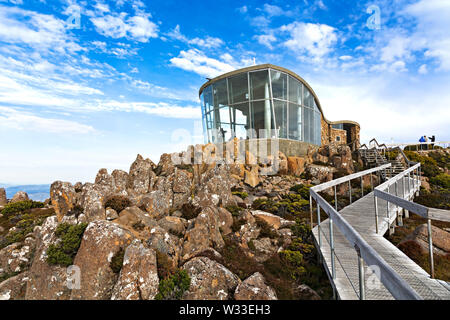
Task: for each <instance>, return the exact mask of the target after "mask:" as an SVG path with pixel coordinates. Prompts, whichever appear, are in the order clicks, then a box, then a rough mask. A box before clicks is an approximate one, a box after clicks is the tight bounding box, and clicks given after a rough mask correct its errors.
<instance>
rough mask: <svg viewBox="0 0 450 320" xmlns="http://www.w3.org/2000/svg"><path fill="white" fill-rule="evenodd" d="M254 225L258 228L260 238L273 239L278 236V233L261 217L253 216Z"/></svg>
mask: <svg viewBox="0 0 450 320" xmlns="http://www.w3.org/2000/svg"><path fill="white" fill-rule="evenodd" d="M255 221H256V225H257V226H258V227H259V228H260V231H259V236H260V237H261V238H271V239H275V238H277V237H278V234H277V233H276V232H275V230H274V229H273V228H272V227H271V226H270V225H269V224H268V223H267V222H266V221H265V220H264V219H262V218H260V217H255Z"/></svg>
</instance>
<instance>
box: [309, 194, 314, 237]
mask: <svg viewBox="0 0 450 320" xmlns="http://www.w3.org/2000/svg"><path fill="white" fill-rule="evenodd" d="M309 215H310V218H311V230H312V229H313V202H312V196H311V194H310V195H309Z"/></svg>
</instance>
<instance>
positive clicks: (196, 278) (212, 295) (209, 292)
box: [182, 257, 241, 300]
mask: <svg viewBox="0 0 450 320" xmlns="http://www.w3.org/2000/svg"><path fill="white" fill-rule="evenodd" d="M182 268H183V269H184V270H186V271H187V273H188V274H189V277H190V278H191V285H190V287H189V290H187V291H186V292H185V293H184V294H183V299H184V300H227V299H230V298H231V297H230V292H233V291H234V290H235V288H236V287H237V286H238V285H239V283H240V282H241V281H240V279H239V278H238V277H237V276H236V275H235V274H233V273H232V272H231V271H230V270H228V269H227V268H225V267H224V266H223V265H221V264H219V263H218V262H216V261H213V260H211V259H209V258H206V257H196V258H193V259H191V260H189V261H188V262H186V263H185V264H184V265H183V267H182Z"/></svg>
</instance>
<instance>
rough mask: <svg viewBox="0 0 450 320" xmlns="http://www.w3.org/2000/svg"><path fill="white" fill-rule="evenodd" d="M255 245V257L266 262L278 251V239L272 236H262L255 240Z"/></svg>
mask: <svg viewBox="0 0 450 320" xmlns="http://www.w3.org/2000/svg"><path fill="white" fill-rule="evenodd" d="M252 242H253V245H254V247H255V250H254V252H255V255H254V258H255V260H256V261H258V262H261V263H262V262H265V261H267V260H268V259H269V258H270V257H272V256H273V255H274V254H275V253H276V252H277V251H278V244H277V240H275V239H270V238H261V239H256V240H253V241H252Z"/></svg>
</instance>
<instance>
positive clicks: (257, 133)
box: [199, 64, 359, 146]
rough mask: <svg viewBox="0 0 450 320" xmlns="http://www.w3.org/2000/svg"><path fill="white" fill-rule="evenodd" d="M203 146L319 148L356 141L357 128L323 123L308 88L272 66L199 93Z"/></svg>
mask: <svg viewBox="0 0 450 320" xmlns="http://www.w3.org/2000/svg"><path fill="white" fill-rule="evenodd" d="M199 96H200V100H201V107H202V120H203V130H204V137H205V142H206V143H207V142H212V143H221V142H226V141H229V140H231V139H233V138H235V137H236V138H238V139H273V138H276V139H287V140H293V141H301V142H304V143H308V144H313V145H317V146H320V145H322V144H326V143H328V142H331V141H341V143H348V142H352V140H358V141H359V124H357V123H356V122H353V121H336V122H331V121H328V120H326V118H325V117H324V115H323V111H322V107H321V105H320V102H319V99H318V98H317V96H316V94H315V93H314V91H313V89H312V88H311V87H310V86H309V84H308V83H307V82H306V81H305V80H303V79H302V78H301V77H300V76H298V75H297V74H295V73H294V72H292V71H290V70H287V69H285V68H282V67H278V66H274V65H271V64H263V65H257V66H251V67H247V68H243V69H239V70H235V71H232V72H229V73H226V74H223V75H221V76H218V77H216V78H214V79H209V80H208V81H207V82H206V83H205V84H203V85H202V87H201V88H200V91H199Z"/></svg>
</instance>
